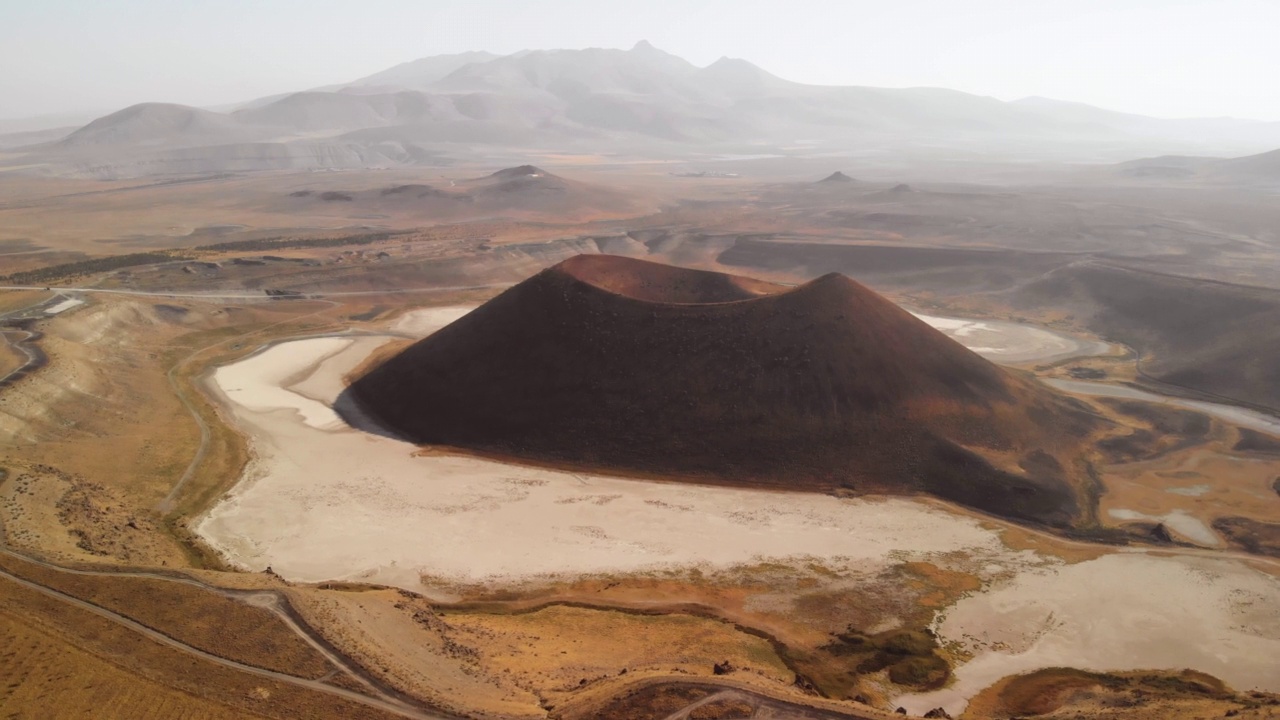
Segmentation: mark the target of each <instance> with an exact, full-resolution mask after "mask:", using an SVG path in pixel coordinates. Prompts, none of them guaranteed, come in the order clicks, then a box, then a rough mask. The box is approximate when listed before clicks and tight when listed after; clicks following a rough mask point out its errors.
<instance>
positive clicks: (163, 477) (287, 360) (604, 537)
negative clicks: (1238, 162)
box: [0, 154, 1280, 720]
mask: <svg viewBox="0 0 1280 720" xmlns="http://www.w3.org/2000/svg"><path fill="white" fill-rule="evenodd" d="M513 155H514V154H513ZM502 160H503V162H502V163H501V164H497V163H494V164H488V165H458V166H451V167H446V168H433V169H431V171H430V172H427V171H425V170H424V171H410V170H389V171H354V170H353V171H344V172H331V173H297V172H294V173H257V174H249V175H242V176H230V177H225V178H207V179H202V180H200V181H198V182H190V183H159V184H151V183H148V182H146V181H141V180H116V181H87V180H65V179H53V178H45V179H39V180H30V181H28V180H26V179H24V180H23V181H21V182H19V181H17V180H15V179H14V178H12V177H5V176H0V183H6V184H5V185H4V186H3V187H4V197H5V198H6V202H5V203H4V204H3V206H0V228H3V230H2V231H0V232H3V233H4V236H3V237H0V267H3V274H5V275H7V276H8V278H7V279H6V280H5V281H4V282H3V284H4V285H5V288H6V289H5V290H4V291H3V292H0V311H2V312H3V313H4V315H5V323H6V324H5V326H4V328H3V329H4V337H5V340H6V341H7V343H6V347H5V348H4V353H3V354H2V355H0V363H3V364H0V373H4V374H5V375H4V379H3V380H2V381H0V433H3V434H2V435H0V468H3V473H4V474H3V476H2V479H0V529H2V530H3V540H4V543H5V548H4V553H3V554H0V573H3V574H0V590H2V591H3V592H4V593H5V594H6V596H7V597H8V596H11V600H10V601H7V602H6V603H5V606H4V610H3V611H0V620H2V621H3V623H4V624H3V625H0V633H4V634H5V636H6V637H7V638H10V643H8V644H7V647H13V648H19V647H25V648H32V649H33V650H32V651H10V652H8V653H7V654H6V653H4V652H3V651H0V666H3V667H4V668H6V672H7V673H12V675H13V676H14V677H19V676H20V677H22V678H26V679H27V680H24V682H23V683H21V690H20V691H18V690H17V689H16V688H17V687H18V686H17V685H14V686H13V687H11V688H10V689H8V690H4V689H0V704H6V705H8V704H13V706H15V707H17V706H19V705H22V706H24V707H30V706H31V703H36V702H38V701H39V700H38V696H39V694H40V693H43V694H44V695H46V696H47V694H48V693H60V694H62V695H63V696H66V697H69V698H71V697H73V698H75V699H76V700H75V702H77V703H81V704H82V706H84V707H94V708H98V709H99V712H100V715H101V716H115V717H139V716H144V714H143V713H142V712H141V711H140V710H139V709H138V708H140V707H149V708H155V709H154V710H152V711H151V712H152V713H153V715H152V716H155V717H172V716H178V715H180V714H181V713H183V712H186V713H189V714H190V715H191V716H199V717H221V716H226V717H242V716H258V717H279V718H286V717H314V716H333V717H363V716H368V717H392V716H407V717H453V716H469V717H486V718H523V717H529V718H534V717H557V718H594V717H601V718H610V717H616V718H654V719H655V720H656V719H660V718H668V717H671V718H677V717H690V718H694V717H697V718H732V717H752V716H755V717H795V718H804V717H815V718H816V717H822V718H837V717H851V718H880V717H889V716H891V715H893V713H894V710H895V709H897V708H902V709H904V710H905V711H906V712H907V713H909V714H910V715H914V716H922V715H925V714H926V713H928V712H930V711H933V710H935V709H941V710H943V711H945V712H946V713H947V714H949V715H950V716H954V717H962V716H963V717H973V718H985V717H1012V716H1026V715H1033V714H1034V715H1041V716H1046V717H1099V718H1102V717H1151V718H1157V717H1159V718H1163V717H1177V716H1188V717H1194V716H1203V717H1210V716H1221V715H1223V714H1224V713H1227V712H1232V713H1235V716H1239V717H1274V716H1275V715H1276V714H1277V711H1276V698H1277V695H1276V693H1280V664H1278V663H1280V609H1278V608H1280V602H1277V601H1278V600H1280V427H1277V422H1280V421H1277V420H1276V419H1275V418H1276V413H1277V412H1278V411H1280V397H1277V396H1276V395H1275V393H1276V390H1275V388H1276V387H1278V386H1280V385H1277V384H1275V383H1273V382H1272V381H1273V380H1274V379H1275V376H1276V373H1277V370H1276V368H1275V366H1274V363H1270V362H1268V361H1267V360H1266V358H1269V357H1273V355H1271V354H1269V353H1271V350H1272V349H1273V347H1274V344H1275V343H1276V342H1278V341H1277V340H1276V338H1275V337H1274V333H1272V332H1270V330H1269V328H1270V327H1271V326H1269V325H1268V324H1267V323H1268V322H1269V321H1270V320H1271V319H1274V318H1275V317H1276V316H1277V315H1280V292H1278V291H1275V290H1273V289H1271V287H1273V286H1274V283H1275V278H1276V277H1277V275H1276V273H1277V268H1280V257H1277V253H1276V250H1275V247H1276V246H1275V243H1276V242H1280V236H1277V235H1276V234H1275V231H1274V230H1273V229H1271V228H1274V227H1276V225H1275V222H1276V220H1277V219H1280V218H1277V217H1276V210H1275V206H1274V203H1273V196H1272V195H1269V194H1267V193H1266V192H1265V191H1262V190H1257V189H1242V188H1223V187H1220V186H1206V187H1187V186H1183V185H1176V186H1170V185H1169V184H1168V183H1154V182H1153V183H1142V182H1137V181H1135V180H1134V179H1133V178H1132V177H1130V176H1127V175H1121V174H1118V173H1115V171H1114V170H1113V169H1112V168H1111V167H1110V166H1098V167H1091V168H1084V169H1081V168H1079V167H1069V168H1064V167H1052V166H1046V167H1043V168H1037V169H1035V170H1034V171H1030V170H1025V169H1022V170H1016V171H1015V170H1008V171H1007V173H1006V174H1004V175H1003V176H1002V178H1001V184H999V185H994V184H988V185H959V184H956V183H954V182H945V183H944V182H939V181H937V180H936V179H935V180H934V181H932V182H931V181H930V178H931V177H932V178H937V177H941V176H947V177H950V176H952V174H953V173H954V170H953V169H952V170H948V171H946V172H945V173H944V172H931V171H930V170H929V169H927V168H916V169H896V170H893V171H892V172H891V171H890V170H887V169H885V168H884V167H880V166H875V165H868V166H867V167H866V168H865V169H866V172H865V173H860V172H859V167H860V166H859V165H858V161H857V160H856V159H843V160H839V161H836V160H831V159H823V160H822V161H818V160H815V159H812V158H808V159H797V160H794V161H787V160H786V159H778V158H773V159H738V160H734V159H705V158H704V159H700V160H697V161H696V162H690V163H686V164H685V165H689V166H694V167H697V168H699V169H708V168H709V169H713V170H717V171H721V170H722V171H723V172H724V173H725V174H730V173H731V174H734V175H737V177H732V178H726V177H684V176H679V175H675V174H672V167H671V164H670V163H645V162H638V161H636V162H618V161H617V160H616V159H611V158H605V157H598V156H590V155H583V156H580V157H576V158H572V162H569V161H568V160H567V159H566V158H557V157H546V156H528V157H520V158H516V157H514V156H513V157H511V158H503V159H502ZM680 167H684V165H681V166H680ZM504 168H505V169H504ZM836 169H842V170H844V171H846V172H847V173H848V174H849V175H851V176H854V177H855V178H858V179H857V180H854V181H851V182H841V183H835V184H833V183H820V182H818V181H819V180H821V179H822V178H823V177H825V176H826V175H828V174H829V173H830V172H831V171H833V170H836ZM975 172H976V171H975ZM494 173H499V174H498V175H494ZM503 173H505V174H503ZM1113 173H1115V174H1113ZM428 187H438V188H453V190H450V192H462V191H460V190H457V188H466V192H468V193H472V194H474V196H475V198H476V199H475V200H474V201H472V202H470V203H467V204H466V206H465V207H453V206H449V209H448V210H447V212H446V211H445V210H443V209H441V208H440V207H438V206H437V205H436V204H432V203H438V200H435V199H430V198H428V200H430V202H427V201H426V200H424V201H423V202H415V201H414V200H415V199H421V198H420V197H419V196H421V195H425V194H427V190H424V189H422V188H428ZM494 187H503V188H505V189H503V190H501V191H494V190H493V189H492V188H494ZM406 188H408V189H406ZM410 196H412V197H410ZM548 196H549V197H553V198H554V202H548V201H546V200H545V198H546V197H548ZM326 197H327V199H326ZM581 253H604V254H616V255H625V256H629V257H636V258H642V259H650V260H658V261H661V262H665V263H670V264H675V265H680V266H685V267H693V268H700V269H705V270H715V271H720V272H730V273H734V274H736V275H747V276H752V277H758V278H763V279H767V280H771V281H775V282H779V283H784V284H788V285H799V284H803V283H805V282H806V281H808V280H811V279H812V278H815V277H818V276H820V275H823V274H824V273H827V272H832V271H835V272H841V273H845V274H847V275H849V276H851V277H853V278H855V279H856V280H858V281H860V282H862V283H864V284H865V285H867V286H869V287H870V288H872V289H874V290H875V291H877V292H879V293H882V294H884V295H886V296H888V297H890V298H891V299H893V300H894V301H896V302H897V303H899V304H901V305H902V306H904V307H906V308H908V309H909V310H911V311H913V312H914V313H916V314H917V315H918V316H919V317H921V318H922V319H923V320H924V321H925V322H927V323H928V324H929V325H931V326H933V327H936V328H938V329H939V330H941V331H942V332H943V333H945V334H946V335H948V336H949V337H951V338H954V339H955V340H957V341H959V342H960V343H961V344H962V345H965V346H967V347H969V348H971V349H973V350H974V351H975V352H977V353H979V354H980V355H982V356H984V357H986V358H988V359H990V360H992V361H994V362H996V363H999V364H1001V365H1002V366H1005V367H1007V368H1009V369H1010V370H1011V372H1013V373H1015V374H1016V375H1017V376H1018V377H1020V378H1028V379H1030V380H1031V381H1033V382H1036V383H1040V382H1050V383H1053V387H1056V388H1058V389H1059V390H1062V391H1063V392H1065V393H1068V394H1069V395H1070V396H1071V397H1073V398H1074V402H1077V403H1079V408H1081V412H1085V413H1088V414H1089V416H1090V417H1091V418H1094V419H1095V421H1096V422H1097V423H1098V427H1099V428H1101V429H1100V430H1098V432H1097V436H1096V437H1092V438H1091V439H1090V442H1091V445H1090V450H1089V455H1088V457H1087V461H1088V463H1089V466H1090V467H1092V468H1093V469H1094V473H1095V474H1096V477H1097V483H1098V485H1097V487H1098V490H1097V496H1096V507H1095V509H1094V510H1093V513H1092V517H1091V519H1090V520H1089V521H1088V522H1084V523H1081V524H1077V525H1075V526H1072V527H1050V526H1046V525H1037V524H1026V523H1023V524H1019V523H1017V522H1012V521H1010V520H1007V519H1003V518H1001V517H998V516H995V515H992V514H985V513H983V512H980V511H977V510H974V509H973V508H971V507H965V506H962V505H958V504H953V503H949V502H946V501H943V500H939V499H936V498H933V497H929V496H927V495H925V494H923V493H919V494H909V495H897V496H888V495H884V494H881V493H865V492H859V491H858V490H857V489H856V488H855V489H850V490H847V491H833V492H782V491H778V490H776V489H772V490H771V489H759V488H742V487H734V486H733V485H732V484H726V483H724V482H693V483H690V482H675V481H676V480H679V479H681V478H672V477H661V476H655V475H653V474H645V473H618V472H604V471H601V470H600V469H599V468H590V467H554V466H551V465H549V464H547V463H520V462H517V461H516V460H515V459H513V458H498V457H493V456H490V455H486V454H484V453H474V452H466V451H463V450H460V449H458V448H447V447H422V446H418V445H413V444H409V443H407V442H404V441H403V440H400V439H397V438H394V437H389V436H388V435H389V433H388V432H387V431H386V429H385V428H380V427H377V426H376V425H375V424H374V423H372V422H371V421H368V420H367V419H365V420H364V421H361V419H360V417H359V413H358V411H356V410H353V409H352V408H349V407H342V406H341V403H340V402H338V400H339V398H340V396H341V395H342V394H343V391H344V390H345V389H346V388H347V386H348V384H349V383H350V381H351V380H352V379H353V378H355V377H358V376H360V375H361V374H362V373H363V372H365V371H366V370H367V369H368V368H369V367H370V366H371V365H373V364H375V363H377V362H378V361H379V360H383V359H386V358H387V357H390V356H391V355H392V354H394V353H395V352H397V351H398V350H401V349H403V348H405V347H407V346H409V345H410V344H411V343H413V342H415V341H416V340H418V339H420V338H423V337H427V336H430V335H431V334H433V333H434V332H436V331H437V330H439V329H440V328H442V327H444V326H446V325H448V324H449V323H452V322H454V321H456V320H458V319H459V318H463V317H465V316H466V315H467V314H468V313H469V312H470V311H471V310H472V309H473V308H475V307H477V306H478V305H481V304H483V303H484V302H485V301H487V300H489V299H490V298H492V297H494V296H495V295H497V294H499V293H500V292H502V291H503V290H505V289H506V288H508V287H510V286H512V285H513V284H515V283H518V282H521V281H523V280H525V279H526V278H528V277H530V276H532V275H534V274H535V273H537V272H539V271H540V270H542V269H544V268H546V267H548V266H551V265H553V264H555V263H557V262H560V261H562V260H565V259H567V258H570V257H572V256H575V255H578V254H581ZM1187 308H1189V309H1190V310H1187V311H1186V312H1183V310H1184V309H1187ZM1180 312H1181V313H1182V314H1181V315H1179V314H1178V313H1180ZM1171 317H1179V318H1181V319H1180V320H1178V321H1176V322H1175V321H1173V320H1171V319H1170V318H1171ZM1188 318H1189V319H1188ZM1254 358H1261V359H1262V360H1258V361H1254ZM1004 462H1006V463H1007V464H1009V465H1010V466H1015V465H1016V462H1017V459H1016V458H1004ZM684 480H687V478H684ZM228 630H231V631H232V632H228ZM35 649H38V650H35ZM177 663H187V665H185V666H183V667H189V668H190V670H189V671H188V672H186V673H178V672H176V671H174V670H172V669H171V668H173V667H175V666H176V664H177ZM197 675H198V676H199V677H200V678H201V679H200V680H199V681H192V680H191V679H190V678H191V677H193V676H197ZM71 677H76V678H81V677H92V678H94V680H93V681H92V682H90V683H80V682H79V681H78V680H77V681H75V682H73V681H72V680H70V679H69V678H71ZM33 688H38V689H39V690H38V691H36V690H33ZM753 714H754V715H753ZM935 716H936V715H935Z"/></svg>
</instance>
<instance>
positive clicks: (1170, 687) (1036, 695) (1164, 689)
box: [962, 668, 1280, 720]
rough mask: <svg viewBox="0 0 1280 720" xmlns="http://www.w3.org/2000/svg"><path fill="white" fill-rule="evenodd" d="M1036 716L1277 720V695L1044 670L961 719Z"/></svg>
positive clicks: (980, 699)
mask: <svg viewBox="0 0 1280 720" xmlns="http://www.w3.org/2000/svg"><path fill="white" fill-rule="evenodd" d="M1025 716H1035V717H1043V718H1049V719H1052V720H1065V719H1066V718H1080V720H1111V719H1112V718H1115V719H1116V720H1119V719H1121V718H1123V719H1125V720H1130V719H1132V720H1165V719H1166V718H1190V717H1198V718H1212V717H1224V716H1225V717H1240V718H1275V717H1280V696H1276V695H1273V694H1269V693H1258V692H1251V693H1238V692H1235V691H1233V690H1231V689H1230V688H1228V687H1226V686H1225V685H1223V683H1222V682H1221V681H1220V680H1218V679H1217V678H1214V677H1212V676H1210V675H1206V674H1204V673H1199V672H1195V671H1192V670H1184V671H1181V672H1168V671H1157V672H1147V671H1135V672H1119V673H1094V672H1086V671H1083V670H1075V669H1071V668H1046V669H1044V670H1038V671H1036V672H1032V673H1028V674H1025V675H1017V676H1014V677H1011V678H1005V679H1004V680H1001V681H1000V682H998V683H996V684H995V685H993V686H991V687H990V688H988V689H986V690H984V691H983V692H982V693H980V694H979V695H978V696H977V697H975V698H974V699H973V700H972V701H971V702H970V703H969V706H968V708H967V710H966V712H965V714H964V715H963V716H962V717H963V718H974V719H976V718H989V717H1025Z"/></svg>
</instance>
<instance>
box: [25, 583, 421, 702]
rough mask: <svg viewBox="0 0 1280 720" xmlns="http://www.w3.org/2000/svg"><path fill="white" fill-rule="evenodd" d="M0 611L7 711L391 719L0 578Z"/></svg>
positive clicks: (341, 699)
mask: <svg viewBox="0 0 1280 720" xmlns="http://www.w3.org/2000/svg"><path fill="white" fill-rule="evenodd" d="M0 608H3V610H2V611H0V628H3V630H0V632H3V633H4V634H5V635H6V636H7V637H11V638H13V639H14V643H13V644H9V643H6V644H5V645H4V649H3V650H0V667H4V668H5V669H6V671H8V670H9V669H12V671H13V674H8V673H7V672H6V674H5V675H4V677H5V678H6V679H7V681H6V682H5V683H4V684H3V685H2V686H0V709H3V710H4V711H5V713H6V714H7V716H10V717H23V718H70V717H83V715H82V714H79V713H77V712H76V710H77V709H86V708H87V709H88V711H89V712H91V713H92V716H93V717H106V718H135V717H144V718H150V717H154V718H162V717H183V716H184V715H183V713H185V716H186V717H192V718H240V717H262V718H275V719H277V720H289V719H292V718H308V717H317V716H325V717H344V718H347V717H349V718H361V719H365V718H367V719H368V720H381V719H383V718H390V717H396V715H394V714H391V713H388V712H385V711H381V710H376V709H374V708H370V707H367V706H365V705H361V704H359V703H354V702H351V701H349V700H346V699H343V698H338V697H334V696H332V695H329V694H323V693H320V692H317V691H315V690H309V689H305V688H301V687H297V686H295V685H290V684H286V683H282V682H279V681H276V680H272V679H269V678H264V677H258V676H254V675H249V674H247V673H244V672H241V671H238V670H234V669H232V668H227V667H224V666H221V665H218V664H215V663H212V662H209V661H207V660H203V659H201V658H199V657H196V656H192V655H189V654H186V653H183V652H181V651H179V650H176V649H174V648H172V647H169V646H166V645H162V644H160V643H158V642H156V641H154V640H151V639H149V638H147V637H144V636H143V635H141V634H139V633H137V632H135V631H133V630H131V629H129V628H126V627H123V626H121V625H118V624H115V623H113V622H111V621H110V620H107V619H105V618H103V617H100V616H98V615H95V614H93V613H90V612H88V611H86V610H83V609H81V608H78V607H75V606H72V605H70V604H67V603H66V602H63V601H60V600H57V599H53V598H50V597H48V596H46V595H43V594H41V593H38V592H36V591H33V590H29V589H27V588H25V587H22V586H19V585H17V584H14V583H13V582H11V581H9V580H6V579H4V578H0ZM22 643H26V646H25V647H23V645H22ZM9 678H12V679H9ZM19 678H20V679H21V682H15V681H14V680H16V679H19Z"/></svg>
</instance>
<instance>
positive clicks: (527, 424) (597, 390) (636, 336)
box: [350, 256, 1096, 525]
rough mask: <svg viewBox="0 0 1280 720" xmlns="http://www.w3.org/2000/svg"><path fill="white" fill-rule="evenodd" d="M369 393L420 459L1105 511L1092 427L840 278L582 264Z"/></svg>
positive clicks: (479, 313) (403, 361)
mask: <svg viewBox="0 0 1280 720" xmlns="http://www.w3.org/2000/svg"><path fill="white" fill-rule="evenodd" d="M350 392H351V393H352V394H353V395H354V397H355V399H356V400H357V401H358V402H359V403H360V405H361V406H362V407H363V408H364V409H365V410H366V411H367V412H369V413H370V414H372V415H373V416H374V417H376V418H377V419H378V420H379V421H381V422H382V423H384V424H385V425H386V426H387V427H389V428H391V429H393V430H394V431H395V432H397V433H400V434H402V435H404V436H406V437H408V438H410V439H412V440H414V441H416V442H419V443H426V444H442V445H450V446H456V447H461V448H468V449H472V450H477V451H481V452H487V453H494V454H499V455H510V456H518V457H523V458H529V459H534V460H539V461H547V462H552V463H562V464H571V465H581V466H593V467H604V468H612V469H616V470H621V471H627V472H639V473H657V474H663V475H676V476H683V477H696V478H700V479H715V480H718V481H723V482H729V483H735V484H755V485H766V486H776V487H783V488H794V489H810V490H831V489H836V488H842V487H843V488H849V489H855V490H858V491H881V492H913V491H921V490H923V491H927V492H931V493H934V494H937V495H939V496H942V497H946V498H950V499H953V500H956V501H958V502H962V503H965V504H968V505H970V506H973V507H977V508H981V509H983V510H988V511H991V512H995V513H998V514H1002V515H1007V516H1011V517H1016V518H1021V519H1024V520H1032V521H1037V522H1044V523H1049V524H1054V525H1071V524H1076V523H1079V522H1080V521H1082V520H1083V519H1084V518H1087V517H1088V516H1089V514H1090V513H1089V510H1088V509H1087V508H1088V506H1089V501H1088V491H1087V489H1086V486H1087V483H1086V482H1085V481H1084V480H1083V479H1082V477H1081V468H1080V467H1079V466H1078V465H1079V464H1078V463H1076V462H1075V460H1076V458H1077V457H1078V455H1077V453H1078V450H1079V447H1080V443H1081V442H1082V440H1083V438H1084V437H1085V436H1086V435H1087V434H1088V433H1089V432H1090V431H1091V429H1093V427H1094V425H1095V422H1096V420H1095V419H1093V418H1092V417H1091V416H1090V415H1089V414H1087V413H1086V412H1084V411H1082V410H1080V409H1078V408H1077V406H1075V405H1073V404H1072V403H1071V402H1070V401H1068V400H1066V399H1064V398H1062V397H1061V396H1059V395H1057V394H1056V393H1054V392H1052V391H1050V390H1048V389H1047V388H1044V387H1042V386H1040V385H1038V384H1035V383H1033V382H1032V381H1029V380H1025V379H1023V378H1021V377H1019V376H1015V375H1013V374H1011V373H1009V372H1008V371H1006V370H1003V369H1001V368H999V367H998V366H996V365H994V364H992V363H990V362H988V361H986V360H984V359H982V358H981V357H979V356H977V355H975V354H973V353H972V352H970V351H968V350H967V349H965V348H964V347H962V346H961V345H959V344H958V343H955V342H954V341H952V340H950V339H949V338H947V337H946V336H945V335H943V334H941V333H940V332H938V331H936V330H934V329H933V328H931V327H929V326H928V325H926V324H925V323H923V322H921V321H919V320H917V319H916V318H914V317H912V316H911V315H910V314H909V313H907V312H906V311H904V310H902V309H901V308H899V307H897V306H896V305H894V304H893V303H891V302H889V301H888V300H886V299H884V298H882V297H880V296H879V295H877V294H875V293H874V292H872V291H870V290H868V289H867V288H865V287H863V286H861V285H859V284H858V283H856V282H854V281H852V280H850V279H848V278H846V277H843V276H840V275H835V274H832V275H826V276H823V277H821V278H819V279H817V280H815V281H813V282H810V283H808V284H806V285H803V286H801V287H799V288H795V289H788V288H786V287H784V286H779V285H772V284H769V283H763V282H760V281H755V280H750V279H747V278H737V277H734V276H729V275H722V274H718V273H706V272H699V271H691V270H682V269H678V268H671V267H666V266H662V265H657V264H654V263H648V262H644V261H638V260H630V259H626V258H620V257H612V256H578V257H575V258H572V259H570V260H567V261H565V262H563V263H561V264H559V265H557V266H555V267H553V268H550V269H548V270H545V271H543V272H541V273H539V274H538V275H536V276H534V277H533V278H530V279H529V280H526V281H525V282H523V283H521V284H520V285H518V286H516V287H514V288H512V289H511V290H509V291H507V292H505V293H503V294H502V295H500V296H499V297H497V298H495V299H494V300H492V301H490V302H489V303H487V304H486V305H484V306H482V307H481V308H479V309H478V310H476V311H475V312H473V313H471V314H470V315H468V316H467V317H465V318H463V319H462V320H460V321H458V322H456V323H454V324H453V325H451V326H449V327H447V328H445V329H444V330H442V331H440V332H438V333H437V334H435V335H433V336H431V337H430V338H428V339H426V340H423V341H421V342H419V343H417V344H416V345H414V346H412V347H410V348H408V349H407V350H405V351H404V352H403V353H401V354H400V355H398V356H396V357H394V358H391V359H390V360H388V361H386V362H385V363H384V364H382V365H380V366H379V367H377V368H375V369H373V370H372V371H371V372H369V373H368V374H367V375H365V376H364V377H363V378H361V379H359V380H358V381H357V382H356V383H355V384H354V385H353V386H352V388H351V390H350ZM984 458H986V459H984ZM994 458H1000V459H1001V460H1000V462H1001V463H1002V464H1003V465H1004V467H1005V468H1006V469H997V468H996V467H994V466H993V464H991V463H990V462H988V459H994Z"/></svg>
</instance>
